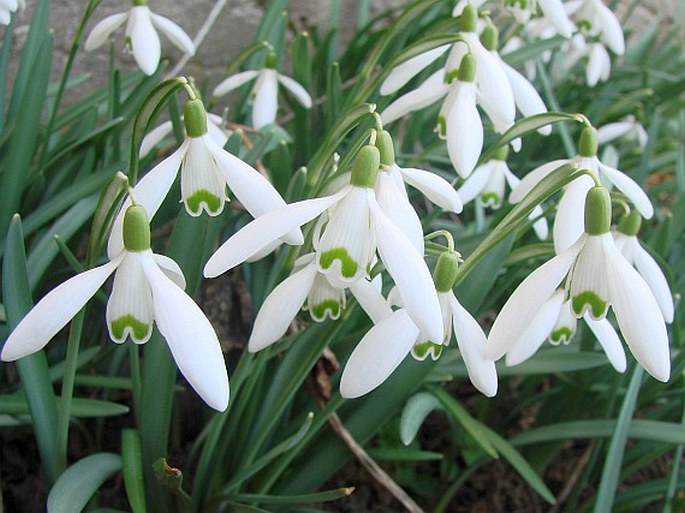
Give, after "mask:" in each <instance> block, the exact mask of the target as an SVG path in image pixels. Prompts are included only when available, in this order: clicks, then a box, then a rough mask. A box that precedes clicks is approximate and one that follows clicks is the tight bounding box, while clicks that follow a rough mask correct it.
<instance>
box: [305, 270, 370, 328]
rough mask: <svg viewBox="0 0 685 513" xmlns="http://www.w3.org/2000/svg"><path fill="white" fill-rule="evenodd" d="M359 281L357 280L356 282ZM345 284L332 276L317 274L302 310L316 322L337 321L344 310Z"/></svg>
mask: <svg viewBox="0 0 685 513" xmlns="http://www.w3.org/2000/svg"><path fill="white" fill-rule="evenodd" d="M357 281H359V280H357ZM346 286H347V283H341V282H339V281H338V280H336V279H334V278H333V277H332V275H330V274H328V275H325V274H321V273H317V274H316V276H315V278H314V284H313V285H312V288H311V290H310V291H309V294H308V295H307V301H306V303H305V305H304V309H305V310H307V311H308V312H309V316H310V317H311V318H312V319H313V320H315V321H316V322H323V321H325V320H326V319H327V318H329V319H333V320H335V319H339V318H340V314H341V313H342V312H343V310H344V309H345V303H346V300H347V299H346V296H345V288H346Z"/></svg>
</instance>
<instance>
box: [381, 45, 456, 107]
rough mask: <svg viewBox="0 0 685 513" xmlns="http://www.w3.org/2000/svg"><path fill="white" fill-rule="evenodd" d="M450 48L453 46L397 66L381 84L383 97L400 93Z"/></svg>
mask: <svg viewBox="0 0 685 513" xmlns="http://www.w3.org/2000/svg"><path fill="white" fill-rule="evenodd" d="M450 46H452V45H442V46H438V47H436V48H433V49H432V50H428V51H427V52H423V53H422V54H419V55H417V56H415V57H412V58H411V59H408V60H406V61H404V62H403V63H402V64H400V65H398V66H395V67H394V68H393V69H392V71H391V72H390V73H389V74H388V76H387V77H386V79H385V80H384V81H383V83H382V84H381V90H380V93H381V96H387V95H389V94H392V93H394V92H396V91H399V90H400V88H402V86H403V85H405V84H406V83H407V82H409V81H410V80H411V79H412V78H414V77H415V76H416V75H417V74H419V73H420V72H421V70H423V69H424V68H426V67H428V66H430V64H431V63H432V62H434V61H435V60H436V59H438V58H439V57H440V56H441V55H442V54H444V53H445V52H446V51H447V50H449V48H450Z"/></svg>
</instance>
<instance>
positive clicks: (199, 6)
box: [0, 0, 685, 96]
mask: <svg viewBox="0 0 685 513" xmlns="http://www.w3.org/2000/svg"><path fill="white" fill-rule="evenodd" d="M605 1H606V0H605ZM634 1H635V0H619V2H618V3H619V5H618V10H619V12H620V11H622V10H624V9H625V8H626V7H627V6H628V5H630V4H632V3H633V2H634ZM34 3H35V0H27V4H28V7H27V9H26V11H24V12H21V13H19V14H18V17H17V22H16V23H15V26H14V31H15V35H16V42H17V43H19V44H17V45H15V48H20V47H21V42H22V40H23V38H24V37H25V35H26V33H27V31H28V22H29V20H30V16H29V15H30V13H31V11H32V7H33V5H34ZM406 3H409V0H373V1H372V10H373V12H380V11H382V10H385V9H387V8H388V7H391V6H397V5H402V4H406ZM85 4H86V0H53V1H52V7H51V19H50V26H51V27H52V28H53V30H54V33H55V60H54V68H55V73H56V74H57V73H59V72H60V71H61V70H62V69H63V68H64V63H65V61H66V57H67V53H68V51H69V47H70V45H71V39H72V37H73V34H74V32H75V31H76V28H77V25H78V23H79V20H80V18H81V15H82V9H83V8H84V6H85ZM267 4H268V0H228V2H227V4H226V6H225V7H224V9H223V11H222V12H221V14H220V15H219V17H218V18H217V20H216V23H215V24H214V26H213V28H212V30H211V32H210V33H209V35H208V37H207V38H206V39H205V41H204V43H203V44H202V45H201V46H200V47H199V49H198V51H197V54H196V55H195V56H194V57H193V58H192V59H191V60H190V62H189V63H188V65H187V67H186V68H185V69H184V73H187V74H190V75H195V76H197V77H198V78H210V85H214V84H216V83H217V82H218V81H219V80H220V79H221V78H222V77H223V71H224V69H225V67H226V65H227V64H228V63H229V62H230V60H231V59H232V58H233V57H234V56H235V55H236V54H237V53H238V52H239V50H240V49H241V48H243V47H244V46H245V45H247V44H249V43H250V42H251V41H252V39H253V37H254V34H255V32H256V30H257V27H258V25H259V22H260V19H261V17H262V15H263V13H264V9H265V6H266V5H267ZM332 4H333V2H332V1H331V0H290V3H289V7H288V12H289V14H290V18H291V20H294V21H295V22H296V23H302V24H303V25H316V26H323V27H326V26H327V25H328V21H329V20H330V16H331V6H332ZM359 4H360V1H359V0H341V1H340V5H341V13H340V24H341V30H340V34H341V40H343V41H344V39H345V37H346V36H347V37H348V38H349V37H351V35H352V34H353V32H354V27H355V25H356V21H357V15H358V11H359ZM148 5H149V7H150V8H151V9H152V10H153V11H154V12H156V13H158V14H161V15H164V16H167V17H169V18H171V19H173V20H174V21H175V22H177V23H178V24H179V25H180V26H181V27H182V28H183V29H184V30H185V31H186V32H187V33H188V35H189V36H190V37H191V39H194V38H195V36H196V34H197V32H198V31H199V30H200V27H201V26H202V25H203V23H204V22H205V20H206V18H207V16H208V15H209V13H210V11H211V10H212V7H213V6H214V5H215V1H214V0H175V1H169V0H149V3H148ZM130 6H131V1H130V0H103V1H102V3H101V4H100V6H99V7H98V9H97V11H96V12H95V14H94V15H93V17H92V19H91V21H90V22H89V23H88V26H87V28H86V33H85V35H87V34H88V33H89V32H90V30H91V29H92V27H93V26H94V25H95V23H96V22H97V21H98V20H101V19H102V18H104V17H105V16H107V15H109V14H113V13H116V12H121V11H124V10H126V9H128V8H129V7H130ZM657 15H659V16H661V17H662V18H663V23H664V24H665V25H667V24H672V23H678V24H682V23H683V22H682V20H683V16H684V15H685V0H642V1H641V2H640V5H639V6H638V7H637V9H635V11H634V13H633V15H632V17H631V24H632V25H633V26H634V27H635V28H636V30H638V31H639V29H640V27H643V26H646V25H647V24H648V23H649V22H650V21H651V20H652V19H653V18H654V16H657ZM0 31H2V29H0ZM682 34H683V30H681V38H682ZM115 44H118V45H119V46H118V48H119V49H120V53H119V55H118V64H119V66H120V68H121V69H123V70H129V69H134V68H135V63H134V61H133V57H132V56H130V55H126V54H125V53H124V51H123V29H119V31H118V32H117V33H115ZM162 53H163V56H164V57H167V58H169V59H170V61H171V64H172V65H173V64H174V63H175V62H177V61H178V59H180V57H181V53H180V52H179V51H177V50H176V49H175V48H174V47H173V46H172V45H171V43H170V42H169V41H168V40H167V41H165V40H164V36H162ZM107 61H108V51H107V47H106V46H103V47H101V48H99V49H98V50H96V51H94V52H91V53H85V52H80V53H79V55H78V56H77V59H76V62H75V64H74V69H73V75H79V74H83V73H89V74H91V80H90V81H89V82H88V83H87V84H86V85H84V86H82V87H84V88H86V89H90V88H91V87H95V86H96V85H100V84H102V83H104V82H105V81H106V73H107V71H106V70H107ZM56 76H57V75H56ZM80 93H81V94H79V95H78V96H82V94H83V90H81V91H80ZM73 94H74V92H72V93H71V95H73ZM71 95H69V96H71Z"/></svg>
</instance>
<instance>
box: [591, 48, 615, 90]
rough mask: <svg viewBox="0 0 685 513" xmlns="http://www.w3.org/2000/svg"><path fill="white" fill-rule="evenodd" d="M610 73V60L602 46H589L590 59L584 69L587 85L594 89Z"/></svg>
mask: <svg viewBox="0 0 685 513" xmlns="http://www.w3.org/2000/svg"><path fill="white" fill-rule="evenodd" d="M610 72H611V59H610V58H609V54H608V53H607V51H606V49H605V48H604V46H602V45H601V44H599V43H595V44H592V45H591V46H590V57H589V60H588V63H587V68H586V69H585V75H586V77H585V80H586V81H587V85H588V86H590V87H594V86H596V85H597V83H598V82H599V81H600V80H606V79H607V78H608V74H609V73H610Z"/></svg>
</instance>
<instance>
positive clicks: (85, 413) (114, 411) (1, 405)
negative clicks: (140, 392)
mask: <svg viewBox="0 0 685 513" xmlns="http://www.w3.org/2000/svg"><path fill="white" fill-rule="evenodd" d="M128 411H129V410H128V406H124V405H123V404H117V403H113V402H110V401H101V400H99V399H84V398H75V399H74V402H73V404H72V411H71V414H72V416H73V417H112V416H115V415H124V414H126V413H128ZM0 413H2V414H8V415H25V414H27V413H29V403H28V402H27V401H26V398H25V397H24V396H22V395H16V394H15V395H1V396H0Z"/></svg>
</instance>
